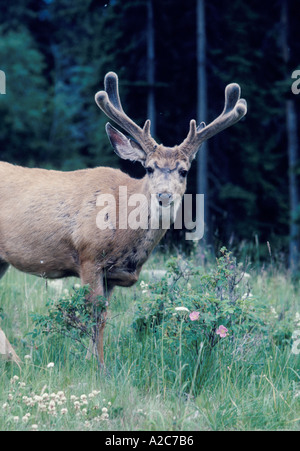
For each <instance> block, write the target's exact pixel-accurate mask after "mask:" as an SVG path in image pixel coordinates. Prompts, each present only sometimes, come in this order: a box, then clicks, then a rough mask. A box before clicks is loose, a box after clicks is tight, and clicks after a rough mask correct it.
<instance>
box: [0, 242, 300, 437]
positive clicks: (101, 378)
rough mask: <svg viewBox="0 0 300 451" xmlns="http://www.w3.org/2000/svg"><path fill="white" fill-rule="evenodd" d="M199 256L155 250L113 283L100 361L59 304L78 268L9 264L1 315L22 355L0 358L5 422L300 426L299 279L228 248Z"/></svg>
mask: <svg viewBox="0 0 300 451" xmlns="http://www.w3.org/2000/svg"><path fill="white" fill-rule="evenodd" d="M200 260H201V259H200V257H199V255H198V254H197V252H194V253H192V255H190V256H189V257H186V256H184V255H181V254H180V255H177V257H172V258H167V257H166V256H164V255H163V254H162V253H158V252H157V253H155V254H154V255H153V256H152V258H151V259H150V260H149V261H148V263H147V264H146V265H145V267H144V269H145V270H144V271H143V272H142V273H141V276H140V280H139V282H138V283H137V284H136V285H135V286H134V287H132V288H130V289H127V288H126V289H121V288H120V289H116V290H115V292H114V294H113V297H112V300H111V303H110V307H109V317H108V322H107V326H106V329H105V361H106V368H105V369H104V370H99V367H98V363H97V359H96V358H95V357H92V358H90V359H86V354H87V347H88V336H85V334H84V333H82V331H80V333H79V331H78V330H76V329H72V328H71V327H69V328H66V327H63V326H64V325H63V324H62V321H63V320H64V316H60V313H61V312H59V308H57V306H58V305H61V304H59V303H61V302H62V301H64V302H66V300H67V301H68V302H69V304H70V305H72V306H74V305H75V304H74V303H75V302H77V303H78V302H79V301H78V299H80V295H78V293H79V294H80V288H79V286H78V284H79V281H78V279H72V278H70V279H64V280H58V281H46V280H43V279H39V278H36V277H33V276H30V275H26V274H23V273H20V272H18V271H16V270H15V269H13V268H10V269H9V270H8V272H7V274H6V275H5V276H4V277H3V278H2V279H1V281H0V306H1V312H0V315H1V316H0V318H1V322H0V325H1V327H2V329H3V330H4V331H5V333H6V335H7V338H8V339H9V341H10V342H11V344H12V345H13V346H14V348H15V350H16V352H17V354H18V355H19V356H20V358H21V360H22V364H21V367H20V368H18V366H17V365H16V364H15V363H12V362H7V361H4V360H3V359H2V360H1V359H0V407H1V409H0V430H1V431H14V430H18V431H19V430H21V431H22V430H39V431H40V430H41V431H43V430H48V431H57V430H87V431H89V430H105V431H139V430H144V431H224V430H225V431H226V430H242V431H244V430H265V431H271V430H299V426H300V365H299V362H300V302H299V296H300V286H299V281H298V280H296V279H295V280H294V279H292V278H291V276H290V274H289V273H288V272H286V271H285V270H284V269H283V268H282V267H281V266H280V264H278V265H276V264H274V262H270V264H268V265H264V266H258V265H254V264H251V263H248V264H247V263H245V262H241V263H239V262H237V261H236V260H235V259H234V257H233V256H232V254H230V253H229V252H227V251H226V250H223V251H222V252H221V254H219V256H218V259H206V260H205V262H204V263H203V261H202V262H201V265H200V264H199V261H200ZM157 268H159V269H160V270H159V271H158V270H157ZM74 293H75V294H76V293H77V297H76V296H74ZM49 300H51V302H50V303H49ZM78 305H79V304H77V306H76V305H75V309H79V307H78ZM77 311H79V310H76V312H77ZM79 314H80V313H78V315H79ZM83 320H84V319H83Z"/></svg>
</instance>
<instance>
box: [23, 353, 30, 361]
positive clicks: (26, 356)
mask: <svg viewBox="0 0 300 451" xmlns="http://www.w3.org/2000/svg"><path fill="white" fill-rule="evenodd" d="M31 359H32V357H31V355H29V354H26V355H25V356H24V360H31Z"/></svg>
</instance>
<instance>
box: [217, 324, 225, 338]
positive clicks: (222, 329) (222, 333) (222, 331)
mask: <svg viewBox="0 0 300 451" xmlns="http://www.w3.org/2000/svg"><path fill="white" fill-rule="evenodd" d="M227 332H228V329H226V327H225V326H222V325H221V326H219V327H218V329H217V330H216V334H217V335H220V337H221V338H224V337H226V336H227V335H228V333H227Z"/></svg>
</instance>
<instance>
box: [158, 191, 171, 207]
mask: <svg viewBox="0 0 300 451" xmlns="http://www.w3.org/2000/svg"><path fill="white" fill-rule="evenodd" d="M156 197H157V200H158V203H159V205H161V206H162V207H168V206H169V205H171V203H172V202H173V195H172V194H171V193H158V194H156Z"/></svg>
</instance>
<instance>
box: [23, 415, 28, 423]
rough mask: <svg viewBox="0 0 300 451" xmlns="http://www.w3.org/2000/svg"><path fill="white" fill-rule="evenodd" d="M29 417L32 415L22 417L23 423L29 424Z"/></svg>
mask: <svg viewBox="0 0 300 451" xmlns="http://www.w3.org/2000/svg"><path fill="white" fill-rule="evenodd" d="M29 417H30V413H26V415H24V416H23V417H22V421H23V423H28V420H29Z"/></svg>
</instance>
